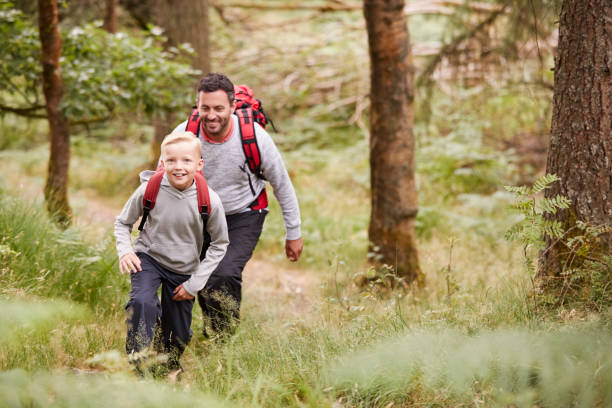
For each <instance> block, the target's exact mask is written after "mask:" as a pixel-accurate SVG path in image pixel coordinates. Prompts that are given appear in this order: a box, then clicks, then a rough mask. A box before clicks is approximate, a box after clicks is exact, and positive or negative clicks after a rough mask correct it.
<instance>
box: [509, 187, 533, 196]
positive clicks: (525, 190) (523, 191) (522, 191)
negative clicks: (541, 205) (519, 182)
mask: <svg viewBox="0 0 612 408" xmlns="http://www.w3.org/2000/svg"><path fill="white" fill-rule="evenodd" d="M504 188H505V189H506V191H508V192H510V193H514V194H516V195H518V196H526V195H529V194H531V188H530V187H527V186H504Z"/></svg>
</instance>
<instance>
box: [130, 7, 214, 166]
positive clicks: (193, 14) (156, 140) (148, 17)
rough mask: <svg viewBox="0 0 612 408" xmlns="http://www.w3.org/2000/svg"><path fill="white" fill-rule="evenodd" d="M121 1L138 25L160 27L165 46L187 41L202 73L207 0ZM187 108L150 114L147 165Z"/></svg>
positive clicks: (206, 41) (207, 61)
mask: <svg viewBox="0 0 612 408" xmlns="http://www.w3.org/2000/svg"><path fill="white" fill-rule="evenodd" d="M122 3H123V4H124V6H125V7H126V8H127V9H128V11H129V12H130V14H131V15H132V16H133V17H134V18H135V19H136V21H138V22H139V23H140V24H141V25H142V24H146V23H150V22H152V23H153V24H155V25H158V26H160V27H162V28H163V29H164V35H165V36H166V38H167V39H168V42H167V46H168V47H172V46H177V45H179V44H183V43H189V44H191V46H192V47H193V49H194V51H195V54H194V55H193V56H192V58H191V60H192V63H191V65H192V66H193V67H194V68H196V69H199V70H200V71H202V73H203V74H206V73H208V72H209V71H210V44H209V30H208V0H197V1H193V0H174V1H172V0H146V1H140V0H139V1H136V0H123V1H122ZM197 79H199V78H194V103H195V84H196V83H197ZM188 108H189V107H186V109H185V112H184V115H185V118H182V117H179V118H178V119H177V116H176V115H173V114H165V115H159V116H156V117H155V118H154V120H153V128H154V137H153V141H152V143H151V152H152V157H153V159H152V160H153V162H152V163H151V166H155V165H156V164H157V159H158V157H159V155H160V145H161V142H162V140H163V138H164V136H166V135H167V134H168V133H170V132H171V131H172V129H174V127H175V126H176V124H177V122H180V121H182V120H184V119H186V118H187V116H188V115H189V113H190V112H189V109H188Z"/></svg>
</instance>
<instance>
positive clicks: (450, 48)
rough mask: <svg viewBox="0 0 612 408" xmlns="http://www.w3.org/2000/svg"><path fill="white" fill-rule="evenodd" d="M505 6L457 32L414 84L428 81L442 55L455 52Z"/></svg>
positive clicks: (500, 12) (504, 8)
mask: <svg viewBox="0 0 612 408" xmlns="http://www.w3.org/2000/svg"><path fill="white" fill-rule="evenodd" d="M507 8H508V5H507V4H504V5H503V6H501V7H499V8H497V9H496V10H495V11H493V12H491V14H490V15H489V16H488V17H487V18H485V19H484V20H482V21H481V22H480V23H478V24H477V25H476V26H474V27H473V28H472V29H471V30H469V31H466V32H463V33H461V34H459V35H458V36H457V37H455V38H454V39H453V40H452V41H451V42H450V43H448V44H446V45H445V46H443V47H442V49H441V50H440V52H439V53H438V54H437V55H436V56H435V57H434V58H432V60H431V61H430V62H429V64H427V66H426V67H425V69H424V70H423V72H422V73H421V75H419V78H418V79H417V81H416V86H417V87H420V86H421V85H422V84H423V82H425V81H428V80H429V79H430V77H431V75H432V74H433V72H434V71H435V69H436V68H437V67H438V64H440V62H441V61H442V59H443V58H444V57H446V56H448V55H452V54H454V53H456V52H457V50H458V48H459V45H461V43H463V42H464V41H465V40H467V39H470V38H472V37H474V36H475V35H476V34H477V33H479V32H480V31H482V30H483V29H484V28H485V27H487V26H490V25H491V24H493V23H494V22H495V20H496V19H497V17H499V16H500V15H502V14H504V13H505V12H506V9H507Z"/></svg>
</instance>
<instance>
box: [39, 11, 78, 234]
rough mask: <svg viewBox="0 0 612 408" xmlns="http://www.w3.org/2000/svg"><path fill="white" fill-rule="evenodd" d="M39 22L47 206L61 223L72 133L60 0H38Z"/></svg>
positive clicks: (66, 209) (67, 214)
mask: <svg viewBox="0 0 612 408" xmlns="http://www.w3.org/2000/svg"><path fill="white" fill-rule="evenodd" d="M38 25H39V30H40V43H41V50H42V66H43V73H42V83H43V92H44V95H45V100H46V109H47V118H48V120H49V131H50V138H51V148H50V155H49V168H48V174H47V182H46V185H45V200H46V202H47V210H48V211H49V213H50V214H52V215H54V216H56V217H57V220H58V222H59V223H60V224H61V225H65V226H67V225H69V224H70V220H71V215H72V214H71V209H70V205H69V204H68V167H69V163H70V135H69V129H68V121H67V120H66V117H65V116H64V114H63V113H62V111H61V110H60V108H59V104H60V101H61V99H62V94H63V89H64V85H63V82H62V76H61V71H60V62H59V60H60V55H61V50H62V38H61V36H60V32H59V20H58V14H57V0H38Z"/></svg>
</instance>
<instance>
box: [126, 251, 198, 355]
mask: <svg viewBox="0 0 612 408" xmlns="http://www.w3.org/2000/svg"><path fill="white" fill-rule="evenodd" d="M136 255H138V258H139V259H140V262H141V266H142V270H141V271H139V272H136V273H132V274H131V279H132V289H131V290H130V300H129V301H128V304H127V306H126V311H127V341H126V345H125V348H126V351H127V353H128V354H130V353H132V352H139V351H141V350H143V349H145V348H147V347H149V346H150V345H151V342H152V341H153V340H155V346H156V349H157V351H161V352H165V353H169V359H170V364H171V365H173V364H178V359H179V357H180V356H181V354H182V353H183V351H184V350H185V346H186V345H187V344H188V343H189V340H191V335H192V332H191V328H190V326H191V311H192V309H193V299H192V300H181V301H179V302H176V301H174V300H172V296H174V294H173V291H174V289H175V288H176V287H177V286H178V285H180V284H182V283H183V282H185V281H186V280H188V279H189V277H190V276H189V275H181V274H178V273H174V272H170V271H169V270H167V269H165V268H164V267H162V266H161V265H159V264H158V263H157V262H156V261H155V260H154V259H153V258H151V257H150V256H148V255H147V254H145V253H142V252H138V253H137V254H136ZM160 285H161V287H162V291H161V304H160V303H159V298H158V297H157V289H158V288H159V286H160ZM154 337H155V339H154Z"/></svg>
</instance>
